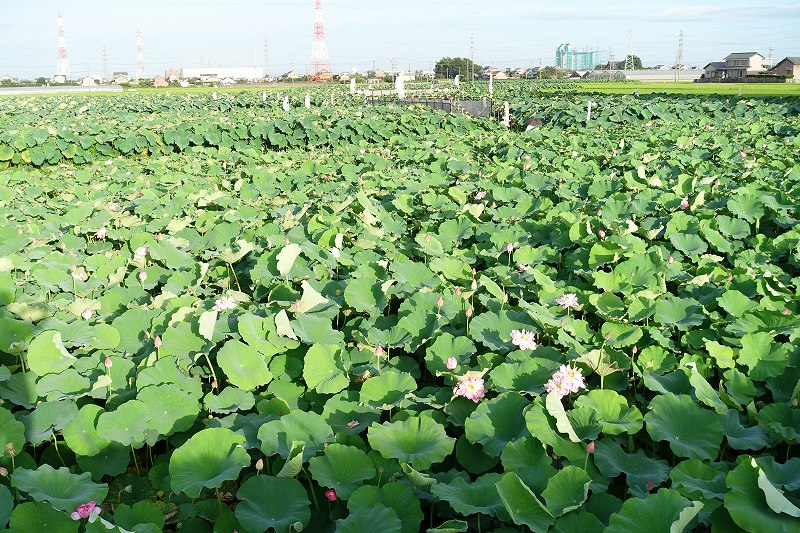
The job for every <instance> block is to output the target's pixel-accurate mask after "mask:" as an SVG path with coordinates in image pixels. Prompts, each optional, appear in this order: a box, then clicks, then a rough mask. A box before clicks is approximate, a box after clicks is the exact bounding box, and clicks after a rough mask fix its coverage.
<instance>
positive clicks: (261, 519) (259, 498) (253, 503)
mask: <svg viewBox="0 0 800 533" xmlns="http://www.w3.org/2000/svg"><path fill="white" fill-rule="evenodd" d="M236 497H237V498H238V499H239V500H241V503H240V504H239V505H237V506H236V519H237V520H238V521H239V523H240V524H241V525H242V526H243V527H245V528H246V529H247V530H248V531H252V532H256V531H258V532H261V531H266V530H267V529H268V528H273V529H274V530H275V531H289V530H290V529H289V528H291V527H292V526H293V525H294V524H300V526H301V527H299V528H296V529H295V531H302V530H303V528H305V526H306V525H307V524H308V521H309V520H310V519H311V509H310V506H311V502H310V501H309V500H308V494H307V493H306V489H305V488H304V487H303V485H301V484H300V482H299V481H297V480H296V479H294V478H291V477H272V476H254V477H251V478H250V479H248V480H247V481H245V482H244V483H242V486H241V487H239V492H237V493H236Z"/></svg>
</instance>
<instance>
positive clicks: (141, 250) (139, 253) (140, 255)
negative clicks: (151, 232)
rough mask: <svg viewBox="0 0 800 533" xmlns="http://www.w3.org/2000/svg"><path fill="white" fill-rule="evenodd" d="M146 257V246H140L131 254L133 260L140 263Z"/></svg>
mask: <svg viewBox="0 0 800 533" xmlns="http://www.w3.org/2000/svg"><path fill="white" fill-rule="evenodd" d="M145 256H147V246H140V247H138V248H137V249H136V251H135V252H133V260H134V261H140V260H142V259H144V258H145Z"/></svg>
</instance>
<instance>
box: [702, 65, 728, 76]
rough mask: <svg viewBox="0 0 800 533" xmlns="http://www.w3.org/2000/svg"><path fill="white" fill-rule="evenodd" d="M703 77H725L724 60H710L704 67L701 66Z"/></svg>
mask: <svg viewBox="0 0 800 533" xmlns="http://www.w3.org/2000/svg"><path fill="white" fill-rule="evenodd" d="M703 77H704V78H712V79H720V78H724V77H725V62H724V61H712V62H711V63H709V64H708V65H706V66H705V67H703Z"/></svg>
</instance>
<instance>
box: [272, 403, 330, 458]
mask: <svg viewBox="0 0 800 533" xmlns="http://www.w3.org/2000/svg"><path fill="white" fill-rule="evenodd" d="M332 434H333V430H332V429H331V427H330V426H329V425H328V423H327V422H325V419H324V418H323V417H322V415H318V414H317V413H314V412H304V411H292V412H290V413H289V414H286V415H284V416H282V417H281V418H280V419H278V420H270V421H269V422H267V423H265V424H263V425H262V426H261V427H260V428H259V430H258V440H259V441H261V451H262V452H264V454H265V455H266V456H268V457H269V456H271V455H274V454H276V453H277V454H279V455H280V456H281V457H283V458H284V459H287V458H288V457H289V454H290V452H291V448H292V442H294V441H297V442H304V443H305V446H306V448H305V454H304V460H307V459H308V458H309V457H313V456H314V455H316V454H317V452H319V451H320V450H322V448H323V447H324V446H325V444H326V443H327V442H328V441H329V440H331V436H332Z"/></svg>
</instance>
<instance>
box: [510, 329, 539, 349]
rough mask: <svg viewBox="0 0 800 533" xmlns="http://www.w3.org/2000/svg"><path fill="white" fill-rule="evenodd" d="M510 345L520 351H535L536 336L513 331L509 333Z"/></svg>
mask: <svg viewBox="0 0 800 533" xmlns="http://www.w3.org/2000/svg"><path fill="white" fill-rule="evenodd" d="M511 343H512V344H513V345H514V346H517V347H518V348H519V349H520V350H535V349H536V335H535V334H534V333H533V332H532V331H528V330H525V329H523V330H517V329H515V330H513V331H512V332H511Z"/></svg>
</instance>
